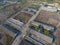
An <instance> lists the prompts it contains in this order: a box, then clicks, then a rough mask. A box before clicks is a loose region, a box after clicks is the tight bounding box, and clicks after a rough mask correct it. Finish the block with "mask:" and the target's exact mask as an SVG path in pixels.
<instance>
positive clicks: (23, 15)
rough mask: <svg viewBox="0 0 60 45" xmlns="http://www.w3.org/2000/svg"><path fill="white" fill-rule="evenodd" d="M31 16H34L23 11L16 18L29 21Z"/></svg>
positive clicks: (25, 21)
mask: <svg viewBox="0 0 60 45" xmlns="http://www.w3.org/2000/svg"><path fill="white" fill-rule="evenodd" d="M31 17H32V15H31V14H27V13H21V14H19V15H18V16H16V17H15V18H14V19H17V20H20V21H22V22H24V23H27V22H28V21H29V19H30V18H31Z"/></svg>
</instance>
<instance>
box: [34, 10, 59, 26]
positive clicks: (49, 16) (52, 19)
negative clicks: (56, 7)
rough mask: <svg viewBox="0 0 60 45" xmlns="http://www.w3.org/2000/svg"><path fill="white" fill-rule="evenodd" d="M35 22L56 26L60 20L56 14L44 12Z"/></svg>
mask: <svg viewBox="0 0 60 45" xmlns="http://www.w3.org/2000/svg"><path fill="white" fill-rule="evenodd" d="M35 20H38V21H42V22H45V23H50V24H53V25H55V26H56V25H57V24H58V23H59V20H60V19H59V16H58V14H57V13H56V12H49V11H45V10H42V11H41V12H40V14H39V15H38V16H37V18H36V19H35Z"/></svg>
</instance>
